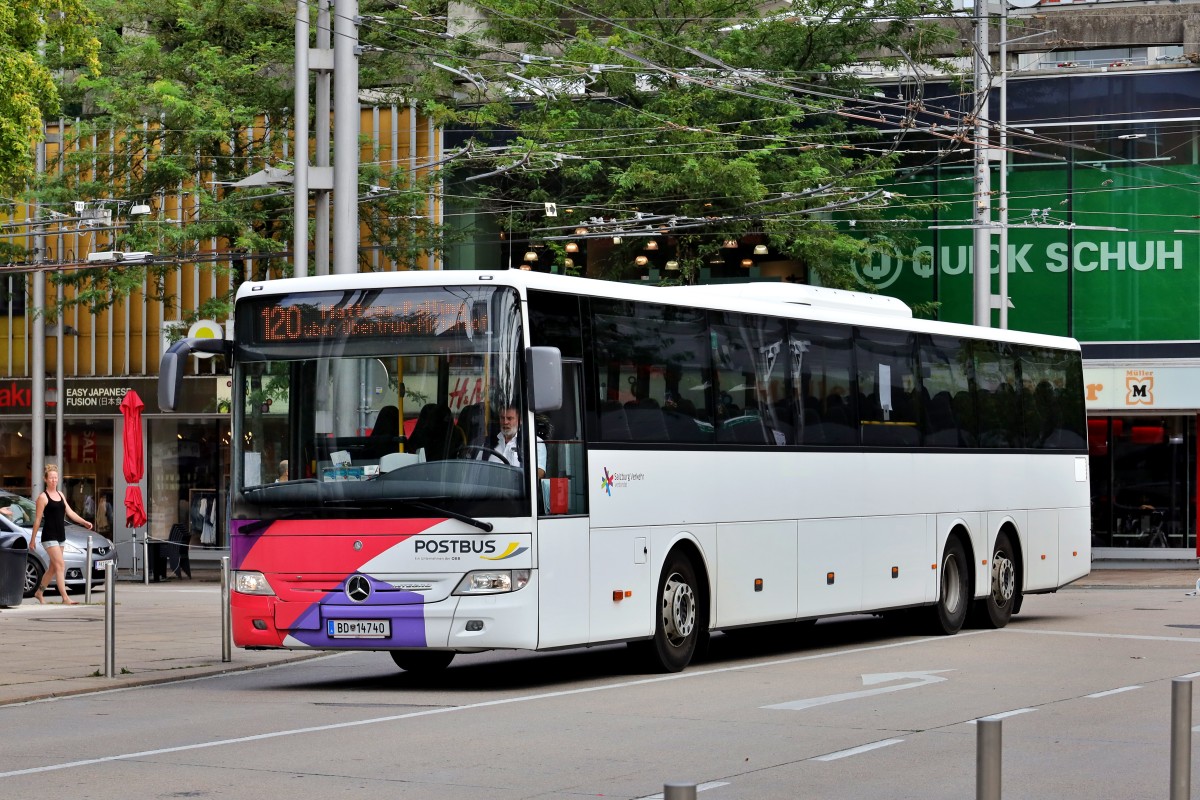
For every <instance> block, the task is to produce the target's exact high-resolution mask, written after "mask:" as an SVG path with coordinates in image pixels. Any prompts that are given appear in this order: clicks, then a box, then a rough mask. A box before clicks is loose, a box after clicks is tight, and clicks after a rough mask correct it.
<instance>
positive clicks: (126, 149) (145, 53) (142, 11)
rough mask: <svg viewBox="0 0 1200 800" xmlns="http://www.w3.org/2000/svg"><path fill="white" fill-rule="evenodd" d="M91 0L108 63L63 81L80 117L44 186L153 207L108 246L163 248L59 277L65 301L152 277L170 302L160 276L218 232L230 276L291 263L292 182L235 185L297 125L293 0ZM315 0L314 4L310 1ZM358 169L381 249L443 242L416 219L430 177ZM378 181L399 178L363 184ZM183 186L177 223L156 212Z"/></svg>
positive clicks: (44, 190) (275, 152) (53, 194)
mask: <svg viewBox="0 0 1200 800" xmlns="http://www.w3.org/2000/svg"><path fill="white" fill-rule="evenodd" d="M88 2H90V3H91V6H92V9H93V10H94V13H95V15H96V17H97V18H98V19H99V20H100V21H101V24H100V27H99V28H98V30H99V31H100V34H99V35H100V39H101V42H102V62H103V64H104V70H103V72H102V74H99V75H80V76H77V77H74V79H73V80H70V81H68V82H67V83H66V85H65V86H64V88H63V94H64V97H65V98H66V100H67V102H68V103H69V105H70V107H71V109H72V110H73V111H74V112H75V113H77V114H80V115H81V117H82V119H81V121H80V124H79V125H77V126H75V127H74V129H73V141H71V142H69V143H68V146H67V148H66V154H65V163H64V165H63V167H64V168H63V170H62V171H61V174H60V173H58V172H57V167H56V169H55V170H54V171H52V174H51V175H49V176H47V178H46V180H45V182H44V183H43V184H41V185H40V186H39V187H38V189H39V192H38V193H39V196H40V198H41V199H42V200H43V202H45V203H47V204H49V207H51V208H54V207H57V206H56V205H55V204H61V205H64V206H68V204H69V203H70V202H71V201H72V200H78V199H81V198H82V199H89V200H95V201H101V202H103V203H107V205H108V206H109V207H110V208H112V209H113V210H114V211H115V212H116V213H117V217H118V218H120V219H122V221H123V223H124V220H125V218H126V214H125V213H124V212H127V211H128V210H129V208H130V207H131V206H132V205H133V204H135V203H137V204H142V203H145V204H149V205H151V206H152V208H153V209H154V210H155V212H156V213H154V214H151V215H149V216H148V217H143V218H137V219H129V221H128V224H127V225H124V226H123V228H122V230H121V231H120V234H119V236H118V237H117V239H116V241H115V246H116V247H117V248H118V249H122V250H144V251H150V252H153V253H156V254H159V255H161V256H163V258H162V259H158V260H156V263H152V264H149V265H133V266H130V265H124V266H122V267H121V268H120V269H109V268H103V267H94V268H87V269H79V270H74V271H70V272H65V273H62V274H61V275H56V276H55V279H56V280H58V281H59V282H62V283H65V284H68V285H71V286H73V287H75V291H74V292H73V293H72V295H73V297H72V299H71V300H70V301H69V302H71V303H77V304H81V305H85V306H86V307H88V308H89V309H90V310H92V311H93V312H95V311H99V310H102V309H104V308H106V307H107V306H109V305H111V304H112V303H114V302H117V301H119V300H121V299H123V298H125V297H127V296H128V295H129V294H130V293H131V292H133V291H137V290H140V289H141V288H142V287H143V285H146V286H147V287H148V294H149V295H150V296H151V297H152V298H153V299H156V300H158V301H160V302H164V303H166V304H167V305H168V307H170V305H171V304H172V303H173V302H174V300H175V298H173V297H171V296H169V295H168V291H167V285H168V284H167V276H168V275H170V274H173V273H174V272H175V270H176V269H177V264H178V263H180V262H189V261H193V260H197V254H198V252H199V251H200V250H202V249H203V248H202V247H201V244H202V243H206V242H209V241H211V240H214V239H215V240H216V241H217V242H218V250H220V251H221V252H222V254H223V256H224V257H222V258H215V259H214V258H206V257H205V256H204V255H203V254H200V256H199V258H198V261H199V264H200V267H201V268H203V269H212V270H215V271H219V272H222V271H226V270H230V269H232V270H233V271H234V272H235V273H236V274H235V275H233V276H232V278H233V280H232V285H234V286H236V284H237V283H238V282H240V280H242V279H249V278H256V279H261V278H262V277H264V275H265V274H266V272H267V270H270V273H271V274H272V275H275V276H278V275H281V274H283V275H286V274H289V273H290V270H291V263H290V259H289V258H287V255H286V252H285V251H287V250H289V249H290V247H291V243H292V230H293V227H292V226H293V219H294V213H293V198H292V193H291V190H290V187H286V186H284V187H277V186H273V187H263V188H233V187H231V186H230V184H231V183H233V182H236V181H238V180H240V179H242V178H245V177H247V176H249V175H251V174H253V173H255V172H256V171H258V170H261V169H263V168H264V167H267V166H279V165H281V164H282V165H283V166H284V167H285V168H286V167H289V166H290V165H289V164H287V163H286V160H285V158H284V155H285V153H287V152H289V150H288V148H287V145H286V142H287V140H288V139H289V138H290V136H291V130H292V126H293V116H292V113H293V112H292V108H291V107H292V104H293V56H294V26H295V13H296V3H295V0H239V2H230V1H229V0H165V2H164V1H163V0H88ZM309 6H310V8H311V10H312V12H313V15H314V16H315V9H316V3H310V4H309ZM361 179H362V183H363V187H364V192H363V194H364V199H363V202H362V203H361V214H362V216H364V218H365V220H366V221H370V222H375V223H377V224H374V225H371V226H370V230H371V231H372V235H374V236H375V237H376V240H377V243H378V244H380V245H381V246H382V247H383V248H384V251H385V252H387V253H389V254H394V255H397V256H398V257H406V256H409V255H411V254H413V253H415V252H421V251H424V250H428V249H431V248H437V247H439V246H440V243H439V239H438V237H439V232H438V230H437V229H436V228H435V227H433V226H429V225H427V224H424V223H422V222H421V221H419V220H414V219H413V217H414V216H416V215H417V209H423V208H424V206H425V204H426V203H427V194H426V191H425V188H426V187H425V185H424V184H419V185H418V184H415V183H413V182H411V181H409V182H408V183H405V181H407V176H406V175H389V174H387V173H385V172H384V171H382V170H381V169H380V168H379V167H378V166H377V165H373V164H364V165H363V166H362V170H361ZM372 183H374V184H383V185H387V186H397V187H399V188H397V189H394V190H388V191H386V192H382V193H380V194H379V196H366V195H367V192H366V191H365V189H366V185H367V184H372ZM409 184H412V185H409ZM181 189H183V190H184V191H186V192H188V193H190V194H192V195H193V196H194V197H195V199H196V200H197V201H198V204H199V212H198V213H192V212H191V211H190V210H189V211H188V213H187V215H186V216H185V218H184V219H183V220H182V224H173V223H177V222H178V221H177V220H163V219H161V218H160V215H159V214H158V213H157V212H158V211H159V210H160V209H161V204H162V202H161V198H163V197H167V196H172V195H174V194H176V193H177V192H179V191H180V190H181ZM190 206H191V203H189V209H190ZM363 263H364V264H366V261H365V260H364V262H363ZM231 264H232V266H231ZM249 264H252V265H253V268H252V269H253V274H251V273H250V271H249V270H250V269H251V268H250V267H249V266H247V265H249ZM229 300H230V298H229V297H219V298H215V299H214V300H212V301H211V302H209V303H208V304H207V305H205V306H204V307H203V308H201V309H200V310H199V311H198V312H194V313H193V312H189V313H188V314H185V321H188V320H190V317H191V316H199V317H212V316H221V315H223V314H225V313H227V312H228V308H229Z"/></svg>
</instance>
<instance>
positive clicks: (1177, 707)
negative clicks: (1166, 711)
mask: <svg viewBox="0 0 1200 800" xmlns="http://www.w3.org/2000/svg"><path fill="white" fill-rule="evenodd" d="M1191 796H1192V681H1191V679H1190V678H1175V679H1174V680H1173V681H1171V800H1189V798H1190V797H1191Z"/></svg>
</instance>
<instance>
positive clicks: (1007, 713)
mask: <svg viewBox="0 0 1200 800" xmlns="http://www.w3.org/2000/svg"><path fill="white" fill-rule="evenodd" d="M1030 711H1037V709H1036V708H1015V709H1013V710H1012V711H1001V712H1000V713H999V714H988V715H987V716H986V717H980V718H979V719H1004V718H1005V717H1015V716H1016V715H1017V714H1028V713H1029V712H1030ZM979 719H972V720H968V721H967V724H968V725H974V724H975V723H976V722H979Z"/></svg>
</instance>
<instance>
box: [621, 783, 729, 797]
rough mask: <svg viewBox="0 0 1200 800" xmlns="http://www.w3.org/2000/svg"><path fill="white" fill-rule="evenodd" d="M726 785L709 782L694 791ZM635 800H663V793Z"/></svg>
mask: <svg viewBox="0 0 1200 800" xmlns="http://www.w3.org/2000/svg"><path fill="white" fill-rule="evenodd" d="M728 785H729V782H728V781H709V782H708V783H701V784H700V785H698V786H697V787H696V791H697V792H705V791H708V790H709V789H720V788H721V787H722V786H728ZM637 800H663V793H662V792H659V793H658V794H648V795H646V796H645V797H639V798H637Z"/></svg>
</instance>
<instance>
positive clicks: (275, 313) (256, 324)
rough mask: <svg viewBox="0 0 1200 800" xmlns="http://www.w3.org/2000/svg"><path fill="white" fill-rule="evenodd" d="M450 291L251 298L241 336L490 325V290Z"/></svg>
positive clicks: (314, 337) (408, 332)
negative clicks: (464, 293)
mask: <svg viewBox="0 0 1200 800" xmlns="http://www.w3.org/2000/svg"><path fill="white" fill-rule="evenodd" d="M490 293H491V292H490V290H489V291H488V292H485V293H483V296H482V297H480V296H479V295H478V294H473V295H470V296H467V297H463V296H462V293H455V294H454V295H451V294H449V293H447V292H440V291H439V292H437V293H430V292H420V293H415V292H399V291H397V292H386V293H375V294H374V295H367V296H364V295H363V294H361V293H358V297H357V298H355V299H354V300H353V301H349V302H348V300H350V298H347V297H344V296H341V295H338V296H321V297H313V298H311V299H310V298H299V297H296V296H290V297H289V296H282V297H278V298H264V299H263V300H253V301H249V302H248V303H247V304H246V305H247V306H248V308H246V309H245V310H244V311H242V312H241V314H239V320H240V322H241V323H242V324H243V325H244V326H245V327H243V328H242V329H241V330H239V331H238V337H239V338H240V339H242V338H244V340H245V341H248V342H250V343H252V344H265V345H273V344H295V343H301V342H314V341H328V340H339V341H347V340H386V339H401V338H407V337H421V338H428V337H432V336H438V335H441V334H445V333H448V332H455V331H456V332H460V333H462V334H465V335H467V336H474V335H475V334H477V333H486V332H487V331H488V296H489V295H490Z"/></svg>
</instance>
